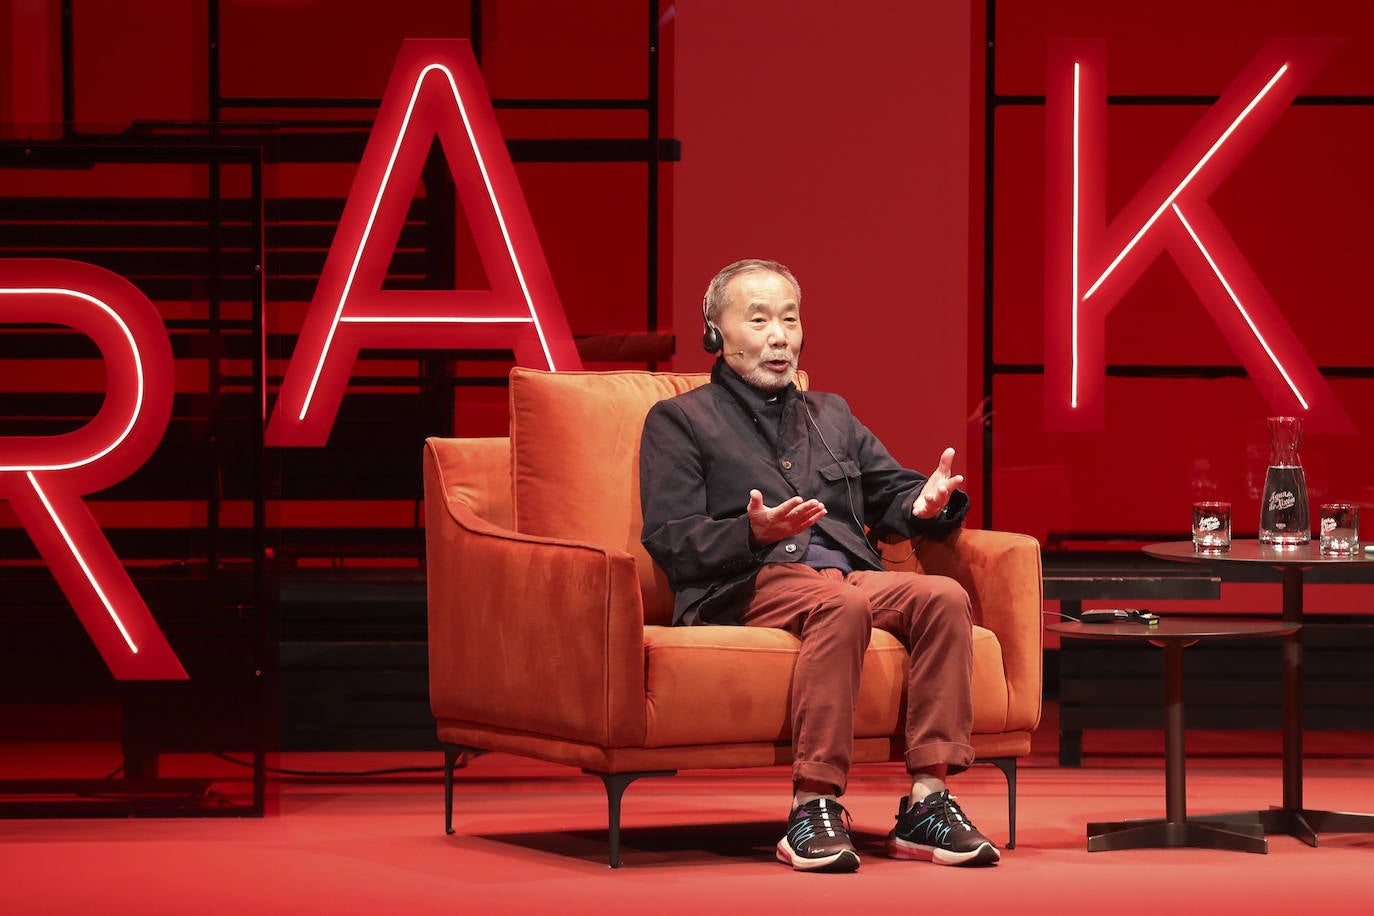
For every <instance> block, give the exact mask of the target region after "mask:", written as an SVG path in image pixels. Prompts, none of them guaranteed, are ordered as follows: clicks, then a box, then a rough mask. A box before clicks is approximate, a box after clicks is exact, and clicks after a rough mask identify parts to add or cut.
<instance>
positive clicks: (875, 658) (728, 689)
mask: <svg viewBox="0 0 1374 916" xmlns="http://www.w3.org/2000/svg"><path fill="white" fill-rule="evenodd" d="M799 645H800V643H799V641H798V640H797V638H796V637H795V636H793V635H792V634H790V633H788V632H786V631H785V630H778V629H773V628H771V627H743V626H697V627H665V626H646V627H645V628H644V653H645V676H644V684H645V703H646V718H647V722H648V728H647V732H646V737H645V741H644V746H645V747H682V746H691V745H702V744H746V743H750V742H757V741H772V742H783V743H786V742H790V741H791V738H792V736H791V721H790V716H789V713H788V709H789V703H788V701H789V696H790V692H791V689H792V671H793V668H794V666H795V664H796V659H797V650H798V648H799ZM973 655H974V671H975V676H974V710H975V720H974V731H975V732H978V731H983V732H999V731H1001V730H1002V729H1003V728H1004V726H1005V722H1006V711H1007V696H1006V680H1005V676H1004V675H1003V674H1002V671H1003V670H1004V666H1003V664H1002V650H1001V646H1000V644H999V643H998V641H997V637H996V635H994V634H993V633H992V631H991V630H987V629H984V628H983V627H974V630H973ZM909 658H910V656H909V655H908V654H907V651H906V649H905V648H904V647H903V646H902V644H901V642H899V641H898V640H897V638H896V637H895V636H893V635H892V634H891V633H888V632H886V631H884V630H874V631H873V635H872V637H871V639H870V642H869V647H868V652H867V653H866V654H865V656H864V670H863V676H862V678H861V680H860V682H859V708H858V710H857V711H856V713H855V719H854V733H855V737H856V738H881V737H887V736H891V735H894V734H901V731H902V729H901V716H903V715H904V714H905V713H904V707H903V703H902V695H903V691H904V688H905V684H906V667H907V662H908V660H909ZM980 675H981V676H980Z"/></svg>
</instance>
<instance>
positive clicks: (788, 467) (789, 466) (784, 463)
mask: <svg viewBox="0 0 1374 916" xmlns="http://www.w3.org/2000/svg"><path fill="white" fill-rule="evenodd" d="M782 469H783V470H784V471H790V470H792V462H790V461H788V460H787V459H786V458H784V459H783V460H782Z"/></svg>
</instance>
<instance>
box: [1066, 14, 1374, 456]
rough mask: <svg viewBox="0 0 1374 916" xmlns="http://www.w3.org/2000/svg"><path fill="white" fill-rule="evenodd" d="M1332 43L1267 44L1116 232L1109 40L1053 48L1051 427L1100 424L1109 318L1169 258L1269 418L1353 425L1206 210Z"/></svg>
mask: <svg viewBox="0 0 1374 916" xmlns="http://www.w3.org/2000/svg"><path fill="white" fill-rule="evenodd" d="M1334 47H1335V42H1332V41H1328V40H1325V39H1310V38H1309V39H1291V40H1275V41H1271V42H1269V43H1268V44H1267V45H1266V46H1265V47H1264V48H1263V49H1262V50H1261V51H1260V52H1259V54H1257V55H1256V56H1255V58H1254V59H1253V60H1252V61H1251V62H1250V63H1249V64H1248V65H1247V66H1246V67H1245V69H1243V70H1242V71H1241V72H1240V74H1239V75H1238V76H1237V77H1236V78H1235V80H1234V81H1232V83H1231V85H1230V86H1229V87H1228V88H1227V89H1226V91H1225V92H1223V93H1222V95H1221V97H1220V98H1219V99H1218V100H1217V102H1216V104H1215V105H1213V106H1212V107H1211V108H1209V109H1208V110H1207V112H1206V114H1204V115H1203V116H1202V118H1201V119H1200V120H1199V121H1198V123H1197V124H1196V125H1195V126H1194V128H1193V129H1192V131H1191V132H1190V133H1189V134H1188V135H1187V136H1186V137H1185V138H1184V139H1183V140H1182V142H1180V143H1179V144H1178V146H1176V147H1175V148H1174V150H1173V151H1172V152H1171V153H1170V154H1169V156H1168V157H1167V158H1166V159H1165V160H1164V162H1163V164H1162V165H1160V167H1159V168H1158V169H1157V170H1156V171H1155V173H1154V174H1153V175H1152V176H1150V178H1149V179H1148V180H1147V181H1146V182H1145V183H1144V184H1143V185H1142V186H1141V187H1140V190H1139V191H1137V192H1136V194H1135V196H1134V197H1133V198H1132V199H1131V200H1130V202H1129V203H1128V204H1127V205H1126V206H1125V207H1124V208H1123V209H1122V210H1121V212H1120V213H1119V214H1118V215H1117V216H1116V218H1115V219H1114V220H1112V222H1111V223H1110V224H1108V223H1107V221H1106V215H1105V214H1106V204H1105V197H1106V113H1107V93H1106V45H1105V42H1103V41H1101V40H1088V41H1084V40H1072V41H1069V40H1062V41H1054V42H1051V44H1050V48H1049V59H1048V69H1047V74H1048V80H1049V83H1048V86H1047V91H1046V105H1045V116H1046V127H1045V131H1046V182H1045V189H1046V206H1045V212H1046V263H1045V422H1046V427H1047V428H1049V429H1060V430H1082V431H1091V430H1100V429H1101V428H1102V426H1103V419H1104V412H1105V400H1106V398H1105V384H1106V352H1105V336H1106V335H1105V324H1106V318H1107V314H1108V313H1109V312H1110V311H1111V310H1112V309H1113V308H1114V307H1115V306H1116V304H1117V303H1118V302H1120V301H1121V298H1122V296H1123V295H1125V293H1126V291H1127V290H1129V289H1130V288H1131V286H1132V285H1133V284H1134V283H1135V282H1136V281H1137V280H1138V279H1139V278H1140V276H1141V274H1143V273H1144V272H1145V269H1146V268H1147V267H1149V265H1150V264H1151V263H1152V262H1153V261H1154V259H1155V258H1156V257H1158V256H1159V254H1160V253H1161V252H1163V251H1164V250H1166V249H1167V250H1168V251H1169V253H1170V254H1171V255H1172V256H1173V258H1174V259H1175V261H1176V262H1177V263H1178V265H1179V267H1180V269H1181V270H1182V272H1183V275H1184V276H1185V277H1186V278H1187V280H1188V283H1189V285H1191V286H1192V288H1193V291H1194V292H1195V293H1196V294H1197V296H1198V298H1199V300H1201V302H1202V304H1203V306H1204V307H1205V308H1206V309H1207V311H1208V314H1209V315H1210V317H1211V319H1212V321H1213V322H1214V323H1215V325H1216V326H1217V329H1218V330H1219V331H1220V332H1221V333H1222V335H1223V336H1224V337H1225V339H1226V341H1227V343H1228V344H1229V345H1230V347H1231V349H1232V351H1233V352H1234V353H1235V354H1236V357H1237V359H1239V360H1240V362H1241V363H1242V365H1244V366H1245V368H1246V371H1247V372H1248V373H1249V375H1250V378H1251V379H1252V380H1253V381H1254V383H1255V385H1256V386H1257V387H1258V388H1259V389H1260V392H1261V394H1262V395H1263V397H1264V399H1265V401H1266V402H1267V404H1268V406H1269V408H1270V409H1271V410H1273V411H1274V412H1275V413H1282V414H1292V415H1295V416H1302V417H1305V418H1307V421H1308V424H1307V429H1309V430H1311V431H1313V432H1351V431H1353V430H1354V424H1353V423H1352V422H1351V420H1350V418H1349V416H1348V415H1347V414H1346V412H1345V411H1344V409H1343V408H1342V407H1341V406H1340V404H1339V403H1337V401H1336V398H1335V395H1334V394H1333V392H1332V391H1331V388H1330V386H1329V385H1328V384H1327V383H1326V381H1325V380H1324V379H1323V378H1322V376H1321V373H1320V372H1319V371H1318V369H1317V366H1316V364H1315V363H1314V362H1313V361H1312V358H1311V357H1310V356H1309V355H1308V354H1307V351H1306V350H1305V349H1304V348H1303V346H1302V344H1301V343H1300V342H1299V341H1298V339H1297V337H1296V336H1295V335H1294V333H1293V331H1292V329H1291V328H1290V327H1289V325H1288V323H1287V322H1286V321H1284V319H1283V316H1282V314H1281V313H1280V312H1279V309H1278V308H1277V306H1276V305H1275V304H1274V302H1273V300H1272V299H1271V298H1270V297H1269V295H1268V293H1267V292H1266V291H1265V289H1264V286H1263V284H1262V283H1261V282H1260V279H1259V277H1258V276H1257V275H1256V273H1255V271H1254V269H1253V268H1251V267H1250V265H1249V263H1247V261H1246V259H1245V256H1244V255H1243V254H1242V253H1241V251H1240V248H1239V247H1238V246H1237V245H1236V243H1235V241H1234V240H1233V239H1232V238H1231V236H1230V234H1229V233H1228V232H1227V231H1226V228H1225V227H1224V226H1223V224H1222V222H1221V220H1220V219H1219V218H1218V217H1217V215H1216V213H1215V212H1214V211H1213V210H1212V208H1211V205H1210V204H1209V203H1208V199H1209V198H1210V196H1211V195H1212V193H1213V192H1214V191H1215V190H1216V188H1217V187H1218V186H1219V185H1220V184H1221V182H1222V181H1223V180H1224V179H1225V178H1226V176H1227V175H1229V174H1230V173H1231V172H1232V170H1234V169H1235V167H1236V165H1237V164H1238V163H1239V162H1240V161H1241V159H1242V158H1244V156H1245V155H1246V153H1248V152H1249V151H1250V150H1251V149H1252V148H1253V147H1254V146H1255V144H1256V143H1257V142H1259V140H1260V138H1261V137H1262V136H1263V135H1264V134H1265V132H1266V131H1268V130H1269V128H1270V127H1272V126H1273V125H1274V123H1275V122H1276V121H1277V120H1278V118H1279V116H1280V115H1282V114H1283V112H1284V110H1285V109H1287V107H1288V106H1289V105H1290V104H1291V103H1292V101H1293V99H1294V98H1296V97H1297V95H1298V93H1299V92H1300V91H1301V90H1302V88H1303V87H1304V86H1305V85H1307V83H1308V82H1309V81H1310V80H1311V78H1312V77H1313V76H1314V75H1315V73H1316V71H1317V69H1318V67H1319V66H1320V65H1321V64H1322V63H1323V62H1324V61H1325V59H1326V58H1327V57H1328V56H1329V55H1330V53H1331V51H1332V50H1333V49H1334ZM1178 333H1186V329H1179V330H1178Z"/></svg>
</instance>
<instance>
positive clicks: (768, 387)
mask: <svg viewBox="0 0 1374 916" xmlns="http://www.w3.org/2000/svg"><path fill="white" fill-rule="evenodd" d="M783 359H785V360H787V362H788V364H789V365H788V368H787V371H786V372H784V373H783V374H782V375H778V374H777V373H775V372H773V371H772V370H770V369H768V368H767V367H766V366H764V363H767V362H772V361H774V360H783ZM796 375H797V359H796V357H795V356H793V355H792V354H791V353H790V352H788V351H787V350H772V351H769V352H767V353H764V354H762V355H761V356H760V357H759V361H758V363H756V364H755V365H754V368H753V370H752V371H750V373H749V374H748V375H746V376H745V377H744V380H745V381H746V382H748V383H749V384H750V385H752V386H753V387H755V388H757V389H759V390H760V391H781V390H782V389H784V388H786V387H787V386H788V385H790V384H792V380H793V379H794V378H796Z"/></svg>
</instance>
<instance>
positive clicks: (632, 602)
mask: <svg viewBox="0 0 1374 916" xmlns="http://www.w3.org/2000/svg"><path fill="white" fill-rule="evenodd" d="M424 472H425V526H426V528H425V542H426V550H427V558H428V602H429V671H430V675H429V676H430V706H431V708H432V710H433V712H434V715H435V716H436V717H437V718H440V719H453V720H458V721H465V722H476V723H482V724H487V725H497V726H500V727H503V728H510V729H515V730H519V731H527V732H530V733H533V734H540V735H550V736H554V737H559V738H565V739H569V740H574V741H584V742H587V743H592V744H597V745H600V746H605V747H619V746H627V745H629V746H635V745H638V744H641V743H643V740H644V735H645V731H646V727H647V726H646V712H645V708H644V615H643V610H642V606H641V603H640V592H639V577H638V575H637V573H636V569H635V561H634V558H633V557H631V556H630V555H629V554H627V553H624V552H621V551H616V550H610V549H606V548H601V547H595V546H591V545H588V544H580V543H576V542H572V541H565V540H559V539H555V538H543V537H531V536H528V535H522V534H519V533H518V532H514V531H509V530H506V529H503V528H499V527H497V526H496V525H493V524H490V523H488V522H486V521H483V520H482V519H481V518H479V517H478V516H477V515H476V514H475V513H474V512H473V511H472V509H471V508H470V507H469V506H468V505H467V504H466V503H465V502H464V501H462V500H461V499H456V498H450V497H449V495H448V487H446V485H445V481H444V479H443V471H442V469H441V463H440V462H439V461H438V460H437V457H436V454H435V452H434V447H433V445H430V446H428V447H426V449H425V456H424Z"/></svg>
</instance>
